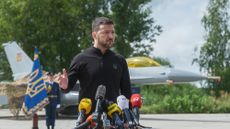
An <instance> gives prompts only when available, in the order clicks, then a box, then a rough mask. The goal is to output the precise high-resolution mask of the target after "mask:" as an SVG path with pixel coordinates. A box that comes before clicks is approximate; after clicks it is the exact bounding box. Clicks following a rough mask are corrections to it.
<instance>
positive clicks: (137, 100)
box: [131, 94, 142, 122]
mask: <svg viewBox="0 0 230 129" xmlns="http://www.w3.org/2000/svg"><path fill="white" fill-rule="evenodd" d="M131 104H132V108H133V112H134V115H135V117H136V119H137V121H138V122H139V118H140V113H139V109H140V108H141V106H142V100H141V96H140V94H132V96H131Z"/></svg>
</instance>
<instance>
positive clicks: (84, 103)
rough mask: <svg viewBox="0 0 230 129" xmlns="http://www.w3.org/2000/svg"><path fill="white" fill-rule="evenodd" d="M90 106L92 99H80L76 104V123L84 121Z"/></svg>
mask: <svg viewBox="0 0 230 129" xmlns="http://www.w3.org/2000/svg"><path fill="white" fill-rule="evenodd" d="M91 107H92V101H91V99H89V98H83V99H81V101H80V103H79V106H78V112H79V115H78V119H77V122H76V125H77V126H78V125H79V124H81V123H83V122H84V121H85V117H86V116H87V115H88V114H89V113H90V111H91Z"/></svg>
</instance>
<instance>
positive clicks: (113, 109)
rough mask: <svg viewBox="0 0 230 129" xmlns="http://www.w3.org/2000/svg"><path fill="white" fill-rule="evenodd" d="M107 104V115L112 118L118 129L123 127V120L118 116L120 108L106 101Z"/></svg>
mask: <svg viewBox="0 0 230 129" xmlns="http://www.w3.org/2000/svg"><path fill="white" fill-rule="evenodd" d="M107 104H108V106H107V114H108V116H109V117H110V118H112V119H113V120H114V123H115V125H116V126H118V129H124V126H123V125H124V123H123V121H121V119H120V117H119V114H121V109H120V108H119V107H118V105H117V104H116V103H113V102H108V103H107Z"/></svg>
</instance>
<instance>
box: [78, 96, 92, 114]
mask: <svg viewBox="0 0 230 129" xmlns="http://www.w3.org/2000/svg"><path fill="white" fill-rule="evenodd" d="M91 107H92V101H91V99H89V98H83V99H81V101H80V103H79V106H78V111H79V112H80V111H82V110H85V114H89V112H90V111H91Z"/></svg>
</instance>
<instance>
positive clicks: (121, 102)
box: [117, 95, 133, 128]
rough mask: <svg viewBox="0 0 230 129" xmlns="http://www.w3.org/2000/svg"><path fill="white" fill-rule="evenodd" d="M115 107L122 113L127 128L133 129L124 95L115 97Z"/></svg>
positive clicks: (127, 101)
mask: <svg viewBox="0 0 230 129" xmlns="http://www.w3.org/2000/svg"><path fill="white" fill-rule="evenodd" d="M117 105H118V107H119V108H120V109H121V110H122V111H123V113H124V116H125V117H124V118H125V121H126V122H127V123H128V126H129V128H133V120H132V119H131V116H130V110H129V100H128V99H127V98H126V97H125V96H124V95H120V96H118V97H117Z"/></svg>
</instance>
